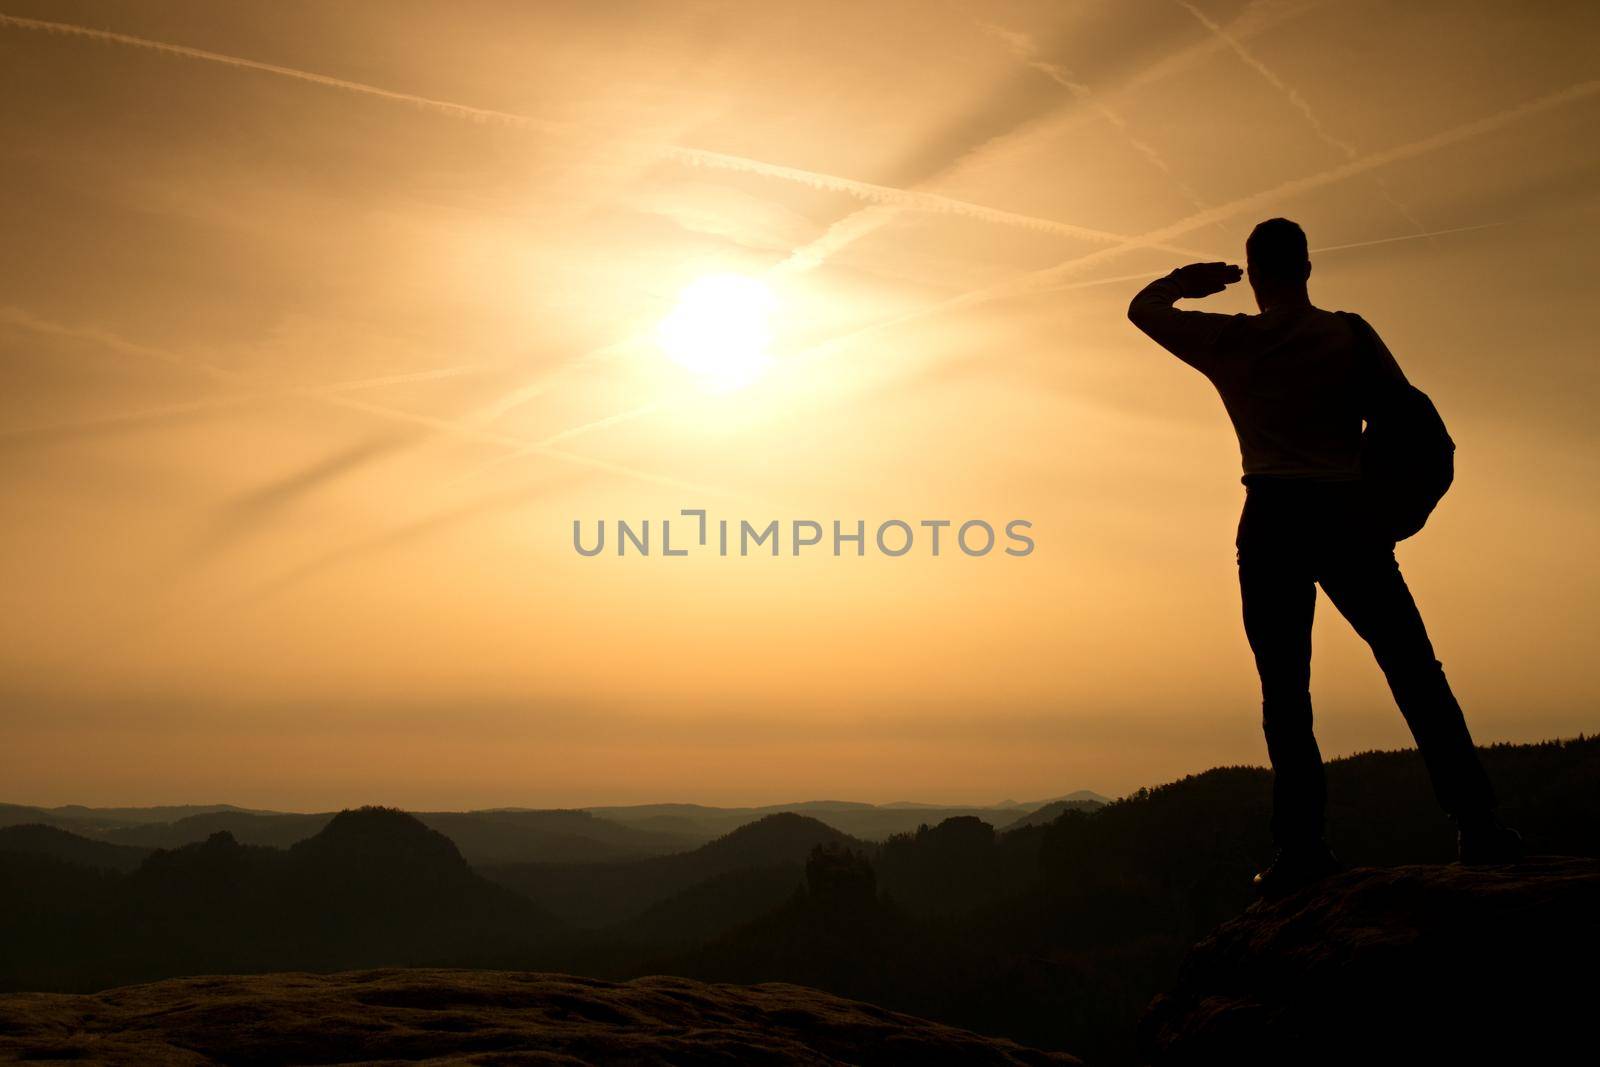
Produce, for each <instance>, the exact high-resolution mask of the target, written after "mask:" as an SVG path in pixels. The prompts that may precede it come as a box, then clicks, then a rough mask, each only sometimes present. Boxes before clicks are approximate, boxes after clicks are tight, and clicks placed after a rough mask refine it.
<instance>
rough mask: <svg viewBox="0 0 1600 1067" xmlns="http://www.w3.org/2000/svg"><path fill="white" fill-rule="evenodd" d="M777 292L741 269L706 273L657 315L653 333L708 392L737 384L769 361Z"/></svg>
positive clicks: (749, 379) (748, 380) (757, 373)
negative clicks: (660, 316)
mask: <svg viewBox="0 0 1600 1067" xmlns="http://www.w3.org/2000/svg"><path fill="white" fill-rule="evenodd" d="M776 304H777V297H776V296H775V295H774V294H773V292H772V290H771V289H769V288H768V287H767V286H766V285H765V284H764V283H762V282H760V281H758V280H756V279H755V278H751V277H747V276H746V275H743V274H708V275H706V276H705V277H702V278H697V279H695V280H694V281H693V282H690V283H689V284H688V285H686V286H685V287H684V289H683V292H681V293H679V294H678V303H677V305H676V306H675V307H674V308H673V309H672V311H671V312H670V313H669V314H668V315H667V317H666V318H664V319H662V320H661V325H660V326H658V327H657V330H656V333H657V338H658V340H659V342H660V345H661V350H662V351H663V352H665V353H666V354H667V357H668V358H670V359H671V360H672V361H673V362H674V363H677V364H678V365H679V366H681V367H683V368H684V369H686V370H687V371H689V372H690V373H691V374H693V375H694V377H695V379H696V381H698V382H699V384H700V385H701V387H702V388H705V389H707V390H710V391H712V392H728V391H730V390H734V389H739V388H742V387H744V386H746V385H749V384H750V383H751V382H753V381H755V380H756V379H757V378H759V377H760V376H761V373H762V372H763V371H764V370H766V368H767V365H768V364H769V363H770V362H771V357H769V356H768V355H767V346H768V345H770V344H771V343H772V313H773V310H774V308H775V306H776Z"/></svg>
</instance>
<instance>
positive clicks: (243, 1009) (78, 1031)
mask: <svg viewBox="0 0 1600 1067" xmlns="http://www.w3.org/2000/svg"><path fill="white" fill-rule="evenodd" d="M0 1059H3V1060H6V1061H18V1060H43V1059H49V1060H61V1059H70V1060H76V1061H78V1062H101V1063H129V1064H134V1063H138V1064H148V1063H162V1064H211V1063H227V1064H280V1063H321V1064H330V1063H361V1062H373V1061H379V1062H400V1061H404V1062H407V1063H434V1062H438V1063H443V1062H450V1063H496V1064H505V1063H537V1064H590V1063H595V1064H641V1065H642V1064H718V1065H727V1067H735V1065H741V1067H742V1065H759V1064H801V1063H804V1064H844V1063H849V1064H909V1063H915V1064H952V1065H954V1064H961V1065H967V1064H971V1065H984V1064H995V1065H1000V1064H1004V1065H1024V1064H1026V1065H1035V1064H1038V1065H1043V1064H1075V1063H1078V1062H1079V1061H1078V1060H1077V1059H1075V1058H1074V1057H1072V1056H1068V1055H1066V1054H1064V1053H1059V1052H1044V1051H1040V1050H1037V1049H1031V1048H1027V1047H1024V1046H1022V1045H1018V1044H1015V1043H1013V1042H1010V1041H1006V1040H1004V1039H1000V1038H988V1037H983V1036H980V1035H978V1034H974V1033H971V1032H970V1031H966V1030H959V1029H956V1028H954V1027H950V1026H943V1025H940V1024H939V1023H934V1022H930V1021H928V1020H926V1019H919V1018H917V1017H915V1016H911V1015H903V1014H901V1013H899V1012H893V1011H888V1010H886V1009H883V1008H879V1007H876V1006H874V1005H871V1004H865V1003H862V1002H860V1001H853V1000H845V999H843V998H841V997H836V996H833V995H832V994H829V993H824V992H821V991H820V990H815V989H808V988H806V987H804V986H796V985H787V984H783V983H763V984H760V985H754V986H737V985H722V984H711V983H705V982H696V981H692V980H690V979H686V978H673V977H667V976H659V975H657V976H651V977H646V978H637V979H634V980H632V981H628V982H608V981H602V980H600V979H593V978H581V977H577V976H574V975H567V974H546V973H537V972H519V971H464V970H428V969H387V970H375V971H351V972H346V973H343V974H327V975H323V974H306V973H287V974H263V975H238V976H214V977H200V978H177V979H172V980H169V981H164V982H153V983H150V984H148V985H137V986H125V987H123V988H120V989H112V990H108V991H106V992H102V993H93V994H83V995H77V994H55V993H14V994H9V995H6V996H0Z"/></svg>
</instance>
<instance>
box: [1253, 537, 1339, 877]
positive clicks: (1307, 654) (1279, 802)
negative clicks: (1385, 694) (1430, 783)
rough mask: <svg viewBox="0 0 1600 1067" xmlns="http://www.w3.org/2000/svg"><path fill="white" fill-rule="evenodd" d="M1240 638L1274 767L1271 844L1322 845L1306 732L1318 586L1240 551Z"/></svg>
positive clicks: (1317, 776)
mask: <svg viewBox="0 0 1600 1067" xmlns="http://www.w3.org/2000/svg"><path fill="white" fill-rule="evenodd" d="M1239 592H1240V597H1241V600H1242V601H1243V606H1244V632H1245V636H1246V637H1247V638H1249V641H1250V650H1251V652H1253V653H1254V654H1255V659H1256V671H1257V673H1259V674H1260V675H1261V727H1262V730H1263V732H1265V734H1266V736H1267V756H1268V758H1269V759H1271V761H1272V838H1273V842H1274V843H1275V844H1276V845H1277V846H1278V848H1279V849H1282V850H1286V851H1291V852H1292V851H1296V850H1299V849H1304V848H1310V847H1313V846H1320V844H1321V842H1322V836H1323V809H1324V807H1325V805H1326V792H1327V789H1326V785H1325V782H1324V778H1323V771H1322V753H1321V751H1320V750H1318V748H1317V739H1316V737H1315V736H1314V735H1313V734H1312V731H1311V619H1312V615H1313V613H1314V612H1315V610H1316V603H1317V587H1316V585H1315V584H1314V583H1313V582H1312V580H1311V576H1310V575H1309V574H1308V573H1304V572H1302V571H1301V570H1300V568H1298V567H1296V566H1293V565H1292V564H1290V563H1289V562H1288V561H1287V560H1285V559H1284V558H1282V557H1281V556H1279V555H1278V554H1276V553H1274V552H1271V551H1270V550H1269V551H1265V552H1252V551H1251V546H1249V545H1248V544H1246V545H1243V546H1241V548H1240V552H1239Z"/></svg>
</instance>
